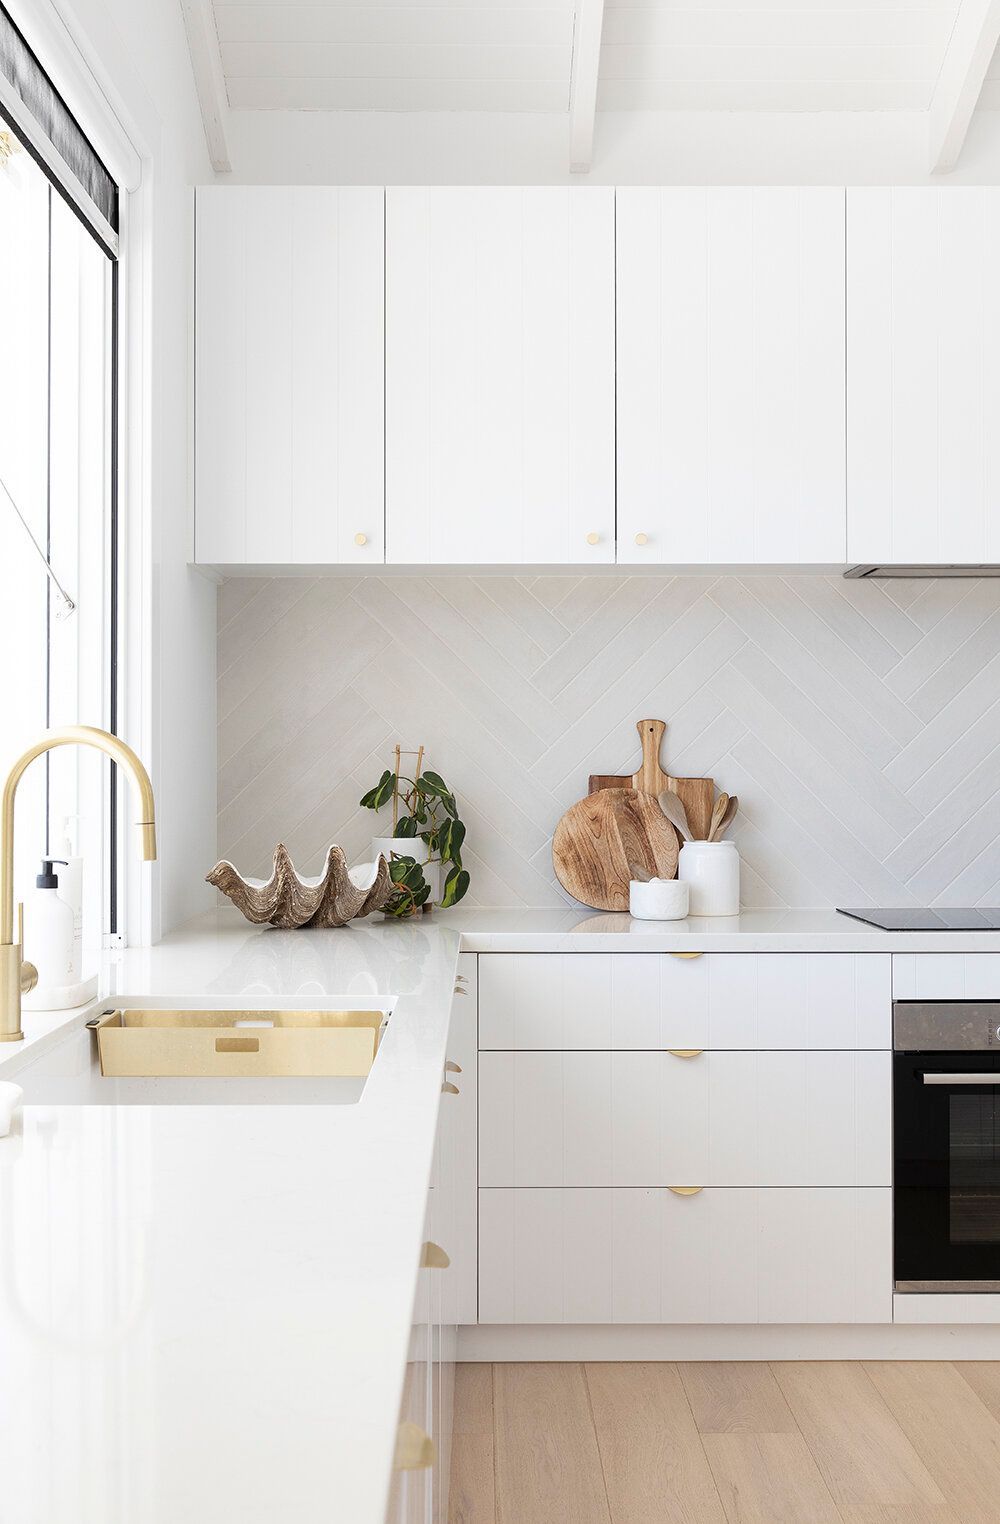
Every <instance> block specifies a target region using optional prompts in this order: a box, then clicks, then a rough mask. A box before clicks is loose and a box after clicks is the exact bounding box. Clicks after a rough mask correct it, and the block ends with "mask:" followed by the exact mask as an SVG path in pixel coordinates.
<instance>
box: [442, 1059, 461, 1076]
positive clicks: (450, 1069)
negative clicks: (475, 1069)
mask: <svg viewBox="0 0 1000 1524" xmlns="http://www.w3.org/2000/svg"><path fill="white" fill-rule="evenodd" d="M444 1072H445V1074H461V1072H462V1065H461V1064H456V1062H455V1060H454V1059H453V1058H449V1059H447V1060H446V1062H445V1066H444Z"/></svg>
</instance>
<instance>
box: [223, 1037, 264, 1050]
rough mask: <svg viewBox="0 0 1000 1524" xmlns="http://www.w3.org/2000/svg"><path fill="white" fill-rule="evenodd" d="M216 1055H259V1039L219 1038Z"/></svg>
mask: <svg viewBox="0 0 1000 1524" xmlns="http://www.w3.org/2000/svg"><path fill="white" fill-rule="evenodd" d="M215 1051H216V1053H259V1052H260V1038H259V1037H217V1038H216V1039H215Z"/></svg>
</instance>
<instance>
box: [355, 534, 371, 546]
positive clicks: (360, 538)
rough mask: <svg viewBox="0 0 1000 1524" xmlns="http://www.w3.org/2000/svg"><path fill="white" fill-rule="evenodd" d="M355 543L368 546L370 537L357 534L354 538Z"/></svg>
mask: <svg viewBox="0 0 1000 1524" xmlns="http://www.w3.org/2000/svg"><path fill="white" fill-rule="evenodd" d="M354 543H355V545H367V544H368V536H367V535H366V534H356V535H355V536H354Z"/></svg>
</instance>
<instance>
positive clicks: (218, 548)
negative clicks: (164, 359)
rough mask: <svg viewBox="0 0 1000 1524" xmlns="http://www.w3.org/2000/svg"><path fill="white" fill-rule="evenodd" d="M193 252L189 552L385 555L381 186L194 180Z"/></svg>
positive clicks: (204, 557)
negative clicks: (203, 185)
mask: <svg viewBox="0 0 1000 1524" xmlns="http://www.w3.org/2000/svg"><path fill="white" fill-rule="evenodd" d="M197 260H198V296H197V319H196V329H195V350H196V366H197V389H196V390H197V395H196V430H197V452H196V525H197V529H196V553H197V558H198V560H199V561H202V562H208V563H211V562H216V563H220V564H226V563H237V562H241V561H248V562H251V563H253V562H261V563H268V562H270V563H275V564H279V565H280V564H284V563H288V564H298V565H309V564H317V565H322V564H325V563H331V562H337V563H340V562H357V563H359V564H362V565H376V564H380V563H381V562H382V560H383V540H384V525H383V517H384V511H383V499H384V491H383V480H384V472H383V459H382V457H383V435H384V429H383V414H384V399H383V306H384V293H383V266H384V197H383V192H382V190H381V188H377V187H376V188H369V187H360V186H352V187H349V188H346V189H338V188H323V187H309V188H308V189H303V188H299V187H289V186H272V187H255V188H254V189H253V192H252V193H249V192H247V191H244V190H243V189H238V188H234V187H230V186H226V187H212V188H207V189H199V191H198V229H197ZM356 534H364V535H365V536H366V539H367V543H366V544H365V545H363V546H358V545H356V544H355V539H354V537H355V535H356Z"/></svg>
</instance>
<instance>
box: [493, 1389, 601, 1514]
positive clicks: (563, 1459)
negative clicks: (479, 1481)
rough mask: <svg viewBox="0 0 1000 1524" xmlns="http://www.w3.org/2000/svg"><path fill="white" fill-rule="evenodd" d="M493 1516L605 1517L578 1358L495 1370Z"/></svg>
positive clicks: (598, 1464)
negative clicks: (494, 1497) (565, 1363)
mask: <svg viewBox="0 0 1000 1524" xmlns="http://www.w3.org/2000/svg"><path fill="white" fill-rule="evenodd" d="M493 1401H494V1423H495V1432H496V1477H497V1520H498V1524H529V1521H531V1520H534V1519H538V1520H539V1521H548V1524H611V1515H610V1512H609V1509H608V1499H607V1493H606V1491H605V1487H604V1473H603V1470H602V1468H601V1457H600V1452H599V1450H598V1447H597V1435H596V1433H595V1431H594V1422H593V1419H592V1417H591V1413H590V1401H589V1397H588V1394H587V1384H586V1381H585V1379H584V1374H583V1366H582V1365H576V1364H573V1365H561V1364H538V1365H527V1364H526V1365H497V1366H495V1367H494V1372H493Z"/></svg>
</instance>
